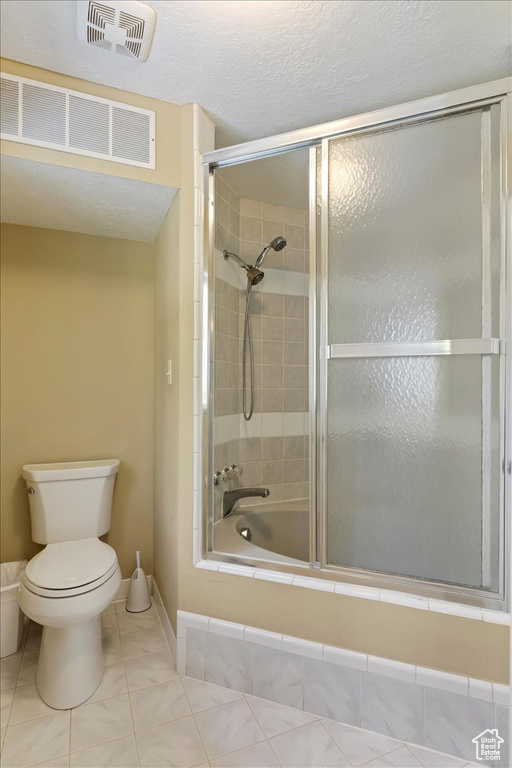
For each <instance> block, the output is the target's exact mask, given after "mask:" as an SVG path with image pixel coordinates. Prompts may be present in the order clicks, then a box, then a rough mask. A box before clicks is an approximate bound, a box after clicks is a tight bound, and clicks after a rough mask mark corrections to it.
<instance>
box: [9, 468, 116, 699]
mask: <svg viewBox="0 0 512 768" xmlns="http://www.w3.org/2000/svg"><path fill="white" fill-rule="evenodd" d="M118 466H119V462H118V461H117V460H114V461H107V462H73V463H68V464H58V465H52V464H46V465H31V466H25V467H24V468H23V476H24V477H25V479H26V480H27V485H28V491H29V494H30V496H29V498H30V509H31V515H32V534H33V538H34V540H36V541H39V542H41V543H46V547H45V548H44V549H43V550H42V552H40V553H39V554H38V555H36V556H35V557H33V558H32V560H30V562H29V563H28V565H27V568H26V570H25V574H24V576H23V579H22V582H21V585H20V595H19V601H20V606H21V608H22V610H23V611H24V613H25V614H26V615H27V616H28V617H29V618H30V619H32V620H33V621H35V622H37V623H38V624H41V625H42V626H43V634H42V639H41V650H40V654H39V661H38V666H37V672H36V684H37V689H38V691H39V694H40V696H41V698H42V699H43V701H45V702H46V704H48V705H49V706H50V707H53V708H54V709H70V708H71V707H76V706H78V705H79V704H81V703H83V702H84V701H86V700H87V699H88V698H89V697H90V696H92V694H93V693H94V691H95V690H96V688H97V687H98V686H99V684H100V682H101V679H102V676H103V670H104V658H103V649H102V640H101V621H100V614H101V613H102V611H104V610H105V608H106V607H107V606H108V605H109V604H110V602H111V601H112V600H113V599H114V597H115V595H116V592H117V590H118V588H119V585H120V583H121V571H120V568H119V564H118V561H117V556H116V553H115V550H114V549H112V547H110V546H109V545H108V544H105V543H104V542H102V541H100V540H99V538H98V536H99V535H102V534H103V533H106V531H107V530H108V529H109V527H110V506H111V501H112V493H113V487H114V476H115V473H116V472H117V468H118ZM72 481H78V482H74V483H73V482H72ZM88 481H89V482H88ZM93 481H95V482H93ZM36 496H37V499H36ZM64 510H65V512H67V518H65V517H64V514H63V513H64ZM63 521H64V523H65V524H62V523H63ZM34 530H35V531H36V534H35V535H34ZM87 534H88V535H87ZM73 535H75V536H76V538H71V536H73ZM36 536H38V538H36Z"/></svg>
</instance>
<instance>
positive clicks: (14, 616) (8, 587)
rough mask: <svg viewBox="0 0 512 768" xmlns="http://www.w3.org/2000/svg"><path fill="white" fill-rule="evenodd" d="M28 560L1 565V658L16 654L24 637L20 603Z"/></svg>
mask: <svg viewBox="0 0 512 768" xmlns="http://www.w3.org/2000/svg"><path fill="white" fill-rule="evenodd" d="M26 565H27V560H17V561H16V562H15V563H2V564H1V565H0V658H2V659H3V657H4V656H10V655H11V654H12V653H16V651H17V650H18V648H19V647H20V643H21V638H22V636H23V612H22V610H21V608H20V606H19V603H18V592H19V587H20V581H21V578H22V576H23V572H24V570H25V566H26Z"/></svg>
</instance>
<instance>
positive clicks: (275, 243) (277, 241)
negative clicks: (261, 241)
mask: <svg viewBox="0 0 512 768" xmlns="http://www.w3.org/2000/svg"><path fill="white" fill-rule="evenodd" d="M271 248H272V249H274V251H282V250H283V248H286V240H285V239H284V237H281V236H280V235H279V237H274V239H273V240H272V242H270V243H269V244H268V245H266V246H265V248H264V249H263V250H262V252H261V253H260V255H259V256H258V258H257V259H256V262H255V266H256V267H261V265H262V264H263V261H264V259H265V256H266V255H267V253H268V252H269V251H270V249H271Z"/></svg>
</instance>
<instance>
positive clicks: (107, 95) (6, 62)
mask: <svg viewBox="0 0 512 768" xmlns="http://www.w3.org/2000/svg"><path fill="white" fill-rule="evenodd" d="M0 65H1V70H2V72H6V73H8V74H11V75H18V76H19V77H26V78H29V79H30V80H40V81H42V82H44V83H49V84H50V85H58V86H59V87H61V88H70V89H71V90H74V91H82V92H83V93H88V94H91V95H92V96H99V97H101V98H103V99H112V100H113V101H120V102H121V103H123V104H130V105H132V106H134V107H140V108H141V109H151V110H153V111H154V112H156V128H155V144H156V168H155V170H148V169H147V168H138V167H136V166H132V165H123V164H122V163H113V162H111V161H108V160H96V159H95V158H92V157H80V155H74V154H72V153H68V152H60V151H58V150H54V149H45V148H43V147H32V146H29V145H28V144H18V143H16V142H14V141H2V142H0V146H1V153H2V154H3V155H9V156H11V157H21V158H24V159H27V160H35V161H39V162H42V163H50V164H52V165H60V166H64V167H65V168H78V169H80V170H84V171H93V172H96V173H104V174H107V175H109V176H120V177H121V178H124V179H135V180H136V181H147V182H150V183H152V184H164V185H166V186H168V187H179V186H180V157H181V153H180V133H181V107H180V106H178V105H176V104H169V103H168V102H165V101H159V100H158V99H150V98H148V97H146V96H139V95H138V94H135V93H129V92H127V91H120V90H117V89H116V88H108V87H107V86H105V85H98V84H97V83H90V82H88V81H87V80H79V79H78V78H76V77H69V76H68V75H61V74H59V73H57V72H50V71H49V70H47V69H39V68H38V67H31V66H30V65H28V64H20V63H19V62H17V61H11V60H10V59H1V60H0Z"/></svg>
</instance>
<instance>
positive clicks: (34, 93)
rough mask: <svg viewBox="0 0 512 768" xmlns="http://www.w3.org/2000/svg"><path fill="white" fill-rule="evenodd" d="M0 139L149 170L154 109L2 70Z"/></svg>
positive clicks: (152, 152) (153, 152) (152, 142)
mask: <svg viewBox="0 0 512 768" xmlns="http://www.w3.org/2000/svg"><path fill="white" fill-rule="evenodd" d="M0 82H1V138H2V139H7V140H9V141H16V142H20V143H22V144H32V145H34V146H36V147H46V148H48V149H58V150H60V151H62V152H71V153H73V154H76V155H84V156H86V157H96V158H100V159H102V160H110V161H112V162H115V163H123V164H126V165H136V166H140V167H143V168H150V169H154V168H155V113H154V112H153V111H151V110H147V109H140V108H138V107H133V106H130V105H128V104H122V103H120V102H116V101H110V100H109V99H102V98H100V97H97V96H90V95H89V94H87V93H81V92H79V91H72V90H69V89H68V88H60V87H58V86H54V85H49V84H48V83H43V82H40V81H37V80H28V79H26V78H23V77H17V76H15V75H9V74H5V73H2V75H1V80H0Z"/></svg>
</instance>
